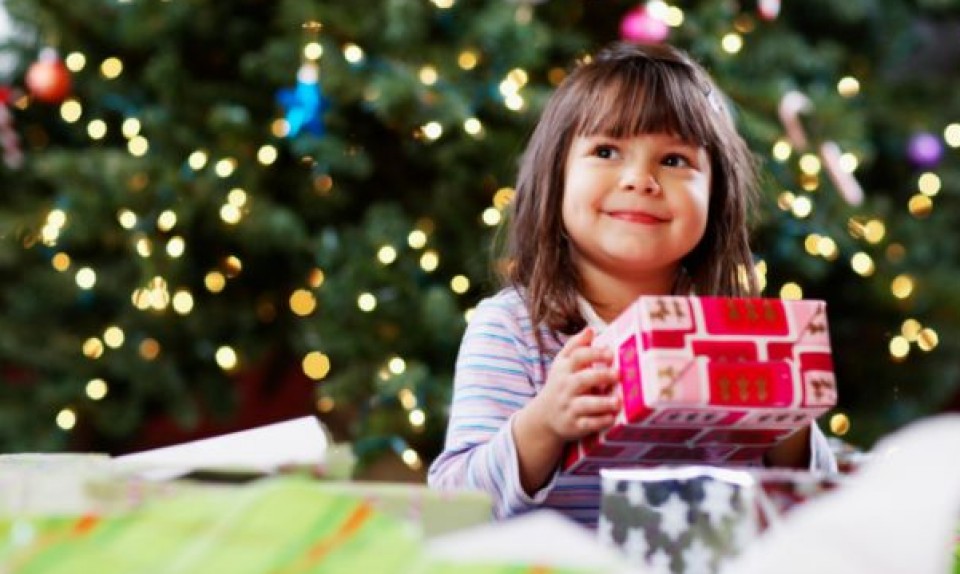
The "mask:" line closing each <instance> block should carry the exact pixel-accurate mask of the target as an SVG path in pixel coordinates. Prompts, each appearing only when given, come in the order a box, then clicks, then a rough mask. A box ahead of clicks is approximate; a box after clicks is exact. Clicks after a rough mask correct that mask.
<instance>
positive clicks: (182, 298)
mask: <svg viewBox="0 0 960 574" xmlns="http://www.w3.org/2000/svg"><path fill="white" fill-rule="evenodd" d="M171 301H172V303H173V310H174V311H176V312H177V313H178V314H180V315H188V314H189V313H190V311H192V310H193V295H192V294H191V293H190V292H189V291H187V290H186V289H180V290H178V291H177V292H176V293H174V294H173V299H172V300H171Z"/></svg>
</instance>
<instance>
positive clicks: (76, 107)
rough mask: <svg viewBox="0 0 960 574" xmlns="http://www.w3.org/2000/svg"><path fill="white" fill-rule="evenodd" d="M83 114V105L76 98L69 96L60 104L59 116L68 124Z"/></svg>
mask: <svg viewBox="0 0 960 574" xmlns="http://www.w3.org/2000/svg"><path fill="white" fill-rule="evenodd" d="M82 115H83V106H82V105H81V104H80V102H78V101H77V100H75V99H73V98H70V99H68V100H66V101H64V102H63V103H62V104H60V117H61V118H63V121H65V122H67V123H68V124H72V123H74V122H76V121H78V120H79V119H80V117H81V116H82Z"/></svg>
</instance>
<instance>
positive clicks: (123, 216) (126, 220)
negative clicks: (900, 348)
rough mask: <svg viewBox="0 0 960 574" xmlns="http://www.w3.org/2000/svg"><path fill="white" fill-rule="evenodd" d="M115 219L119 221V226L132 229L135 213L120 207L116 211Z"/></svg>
mask: <svg viewBox="0 0 960 574" xmlns="http://www.w3.org/2000/svg"><path fill="white" fill-rule="evenodd" d="M117 221H118V222H120V227H123V228H124V229H133V228H134V227H135V226H136V225H137V214H136V213H134V212H132V211H130V210H129V209H121V210H120V211H119V212H117Z"/></svg>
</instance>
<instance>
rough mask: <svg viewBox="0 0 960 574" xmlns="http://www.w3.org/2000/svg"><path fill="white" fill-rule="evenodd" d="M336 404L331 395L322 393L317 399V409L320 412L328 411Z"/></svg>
mask: <svg viewBox="0 0 960 574" xmlns="http://www.w3.org/2000/svg"><path fill="white" fill-rule="evenodd" d="M336 406H337V403H336V401H334V400H333V397H328V396H326V395H324V396H322V397H320V398H319V399H318V400H317V410H318V411H320V412H321V413H329V412H330V411H332V410H333V409H334V408H336Z"/></svg>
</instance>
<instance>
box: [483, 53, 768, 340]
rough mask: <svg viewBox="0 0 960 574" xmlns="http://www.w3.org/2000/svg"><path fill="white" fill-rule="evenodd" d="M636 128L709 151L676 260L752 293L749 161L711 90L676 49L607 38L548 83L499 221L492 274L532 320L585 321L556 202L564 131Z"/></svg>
mask: <svg viewBox="0 0 960 574" xmlns="http://www.w3.org/2000/svg"><path fill="white" fill-rule="evenodd" d="M645 133H669V134H673V135H676V136H679V137H680V138H682V139H683V140H685V141H689V142H693V143H697V144H699V145H702V146H704V147H705V148H706V150H707V153H708V154H709V156H710V162H711V168H712V173H713V177H712V181H711V189H710V204H709V217H708V221H707V228H706V232H705V233H704V236H703V238H702V239H701V241H700V243H699V244H697V246H696V247H695V248H694V249H693V250H692V251H691V252H690V253H689V254H687V256H686V257H684V259H683V262H682V265H683V268H684V269H685V270H686V272H687V274H688V275H689V279H690V280H691V281H692V282H693V285H694V286H695V287H696V289H697V291H698V292H699V293H701V294H708V295H723V296H748V295H756V294H757V293H758V292H759V289H758V288H757V282H756V278H755V277H754V275H753V261H752V255H751V252H750V246H749V229H748V225H747V218H748V213H749V211H750V208H751V207H752V205H753V203H754V201H755V195H756V184H757V170H756V163H755V160H754V157H753V156H752V154H751V153H750V150H749V149H748V148H747V144H746V142H744V140H743V138H742V137H741V136H740V135H739V133H738V132H737V130H736V127H735V126H734V121H733V118H732V116H731V115H730V113H729V112H728V111H727V109H726V106H725V104H724V101H723V97H722V96H721V95H720V93H719V90H718V89H717V87H716V86H715V85H714V83H713V81H712V80H711V79H710V77H709V75H708V74H707V73H706V72H705V71H704V69H703V68H702V67H701V66H700V65H699V64H697V63H696V62H695V61H694V60H693V59H692V58H691V57H690V56H689V55H687V54H686V53H685V52H683V51H681V50H679V49H677V48H673V47H670V46H665V45H658V46H640V45H633V44H626V43H615V44H612V45H611V46H609V47H607V48H605V49H603V50H601V51H600V52H599V53H597V55H596V57H595V58H594V59H593V60H591V61H587V62H586V63H583V64H581V65H579V66H578V67H577V68H575V69H574V70H573V71H572V72H571V74H570V75H569V76H568V77H567V78H566V79H565V80H564V81H563V83H562V84H561V85H560V87H559V88H557V90H556V91H555V92H554V93H553V95H552V96H551V97H550V99H549V101H548V102H547V104H546V107H545V109H544V110H543V113H542V115H541V116H540V121H539V122H538V123H537V126H536V129H535V130H534V132H533V135H532V136H531V137H530V141H529V143H528V144H527V148H526V151H525V152H524V154H523V157H522V160H521V164H520V171H519V175H518V178H517V186H516V195H515V196H514V201H513V205H512V212H511V214H510V217H509V219H508V220H507V225H508V228H507V229H506V232H507V237H506V245H505V252H506V253H505V255H506V257H507V261H508V263H507V265H505V266H504V267H502V268H501V269H502V272H501V276H502V279H503V280H504V282H505V283H506V284H509V285H513V286H514V287H516V288H518V290H519V291H520V292H521V293H522V294H523V297H524V299H525V301H526V305H527V307H528V308H529V311H530V316H531V320H532V322H533V325H534V326H535V327H536V326H538V325H546V326H548V327H549V328H550V329H551V330H554V331H560V332H563V333H568V334H569V333H573V332H576V331H577V330H579V329H581V328H582V327H583V326H584V325H585V321H584V319H583V317H581V315H580V312H579V310H578V308H577V293H578V284H579V277H578V276H577V274H576V269H575V268H574V266H573V265H572V264H571V260H570V248H569V245H568V244H567V239H566V234H565V232H564V229H563V221H562V219H561V209H560V206H561V202H562V199H563V189H564V170H565V163H566V158H567V153H568V151H569V149H570V145H571V143H572V141H573V139H574V137H576V136H579V135H586V136H591V135H598V134H603V135H608V136H611V137H627V136H633V135H639V134H645ZM743 270H746V271H747V272H746V273H745V274H744V273H743ZM535 332H538V331H535Z"/></svg>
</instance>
